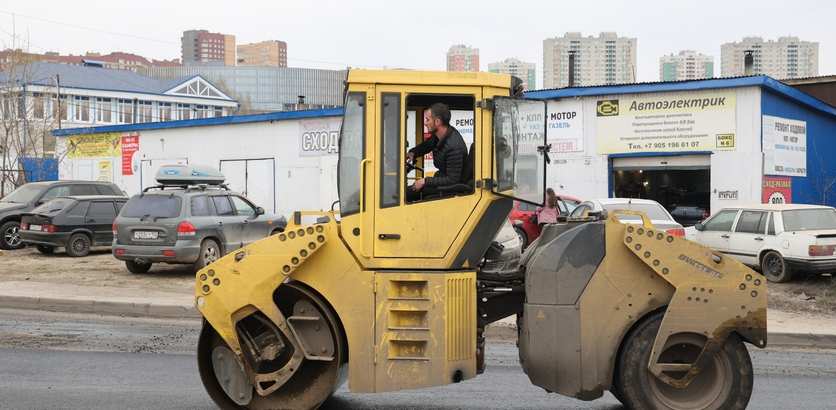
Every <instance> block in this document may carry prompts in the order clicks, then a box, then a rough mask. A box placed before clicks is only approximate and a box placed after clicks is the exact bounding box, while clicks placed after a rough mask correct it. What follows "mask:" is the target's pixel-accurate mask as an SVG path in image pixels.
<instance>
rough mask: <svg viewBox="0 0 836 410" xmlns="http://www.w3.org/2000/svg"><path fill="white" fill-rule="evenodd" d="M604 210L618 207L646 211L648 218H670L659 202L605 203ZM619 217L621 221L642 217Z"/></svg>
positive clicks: (635, 219) (636, 219)
mask: <svg viewBox="0 0 836 410" xmlns="http://www.w3.org/2000/svg"><path fill="white" fill-rule="evenodd" d="M603 207H604V210H606V211H607V212H610V211H613V210H616V209H626V210H630V211H639V212H644V213H645V214H646V215H647V217H648V218H650V219H652V220H657V221H658V220H670V217H668V214H667V212H665V210H664V209H663V208H662V206H661V205H657V204H630V203H621V204H605V205H603ZM618 219H619V220H621V221H638V220H640V219H641V218H639V217H638V216H633V215H619V216H618Z"/></svg>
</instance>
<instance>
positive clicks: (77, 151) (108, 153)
mask: <svg viewBox="0 0 836 410" xmlns="http://www.w3.org/2000/svg"><path fill="white" fill-rule="evenodd" d="M120 137H121V135H120V134H119V133H103V134H89V135H75V136H72V137H70V138H69V139H68V141H67V158H73V159H75V158H100V157H117V156H119V152H120V148H119V144H120V142H121V140H120Z"/></svg>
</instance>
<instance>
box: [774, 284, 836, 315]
mask: <svg viewBox="0 0 836 410" xmlns="http://www.w3.org/2000/svg"><path fill="white" fill-rule="evenodd" d="M768 286H769V288H768V289H769V308H770V309H776V310H781V311H784V312H792V313H808V314H811V315H832V314H834V313H836V278H834V277H833V275H810V276H807V277H800V278H797V279H794V280H793V281H792V282H789V283H770V284H769V285H768Z"/></svg>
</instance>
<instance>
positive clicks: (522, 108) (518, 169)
mask: <svg viewBox="0 0 836 410" xmlns="http://www.w3.org/2000/svg"><path fill="white" fill-rule="evenodd" d="M547 153H548V147H547V146H546V103H545V101H536V100H523V99H519V98H511V97H496V98H494V112H493V167H492V168H493V171H492V172H493V174H492V175H493V181H492V188H491V189H492V190H493V192H494V193H496V194H498V195H501V196H506V197H511V198H514V199H517V200H519V201H522V202H526V203H529V204H534V205H539V206H542V205H543V202H544V201H545V194H546V192H545V190H546V155H547Z"/></svg>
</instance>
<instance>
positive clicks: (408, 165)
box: [404, 158, 424, 174]
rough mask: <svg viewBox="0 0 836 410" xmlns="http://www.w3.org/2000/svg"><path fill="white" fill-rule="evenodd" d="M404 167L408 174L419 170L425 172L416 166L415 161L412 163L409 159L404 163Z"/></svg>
mask: <svg viewBox="0 0 836 410" xmlns="http://www.w3.org/2000/svg"><path fill="white" fill-rule="evenodd" d="M404 165H405V167H406V173H407V174H408V173H410V172H412V170H414V169H417V170H418V171H421V172H424V168H421V167H419V166H418V165H415V160H412V161H410V160H409V158H407V159H406V161H404Z"/></svg>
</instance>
